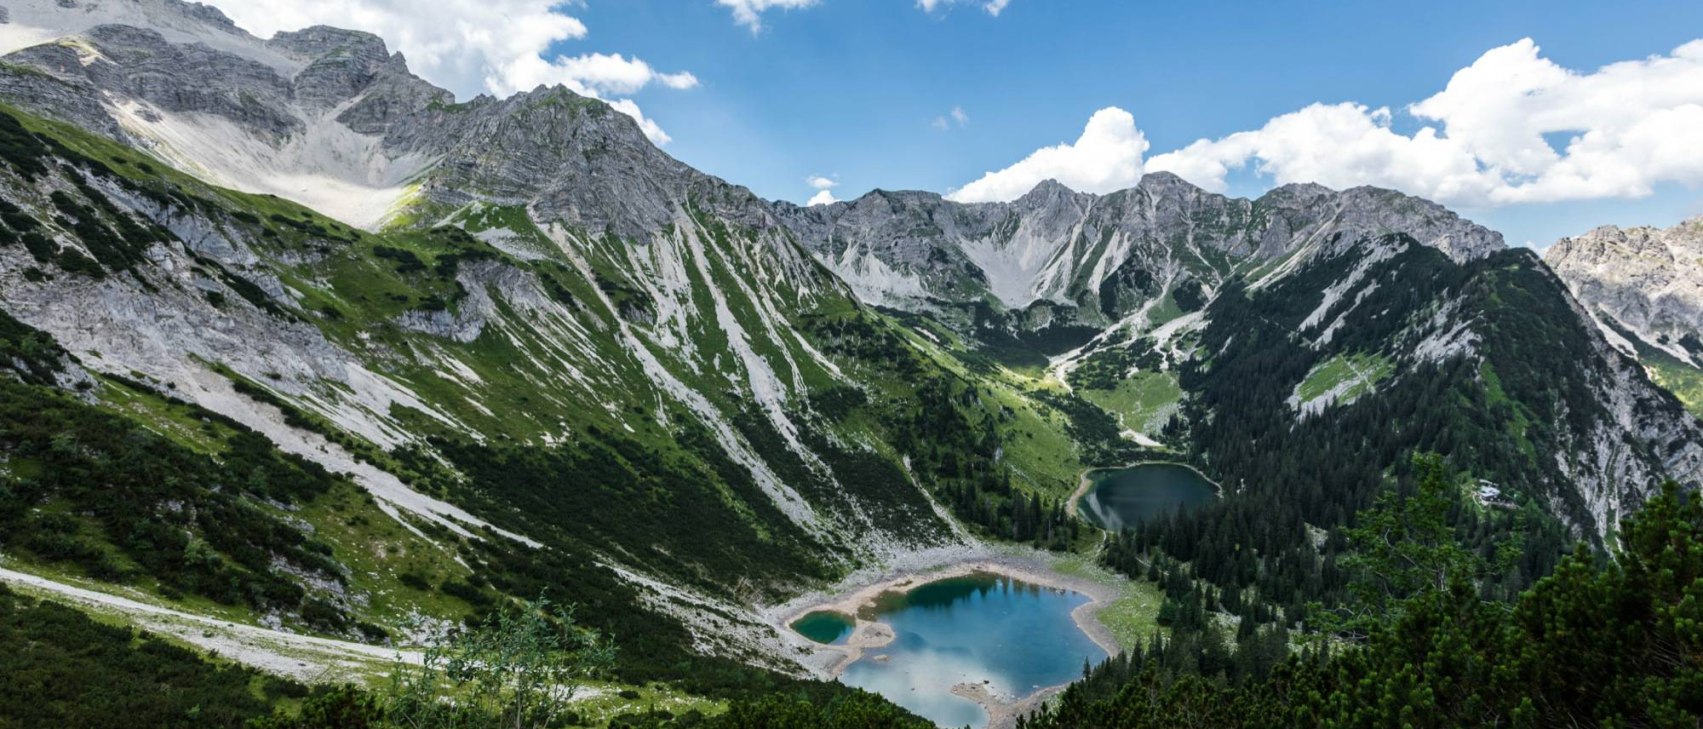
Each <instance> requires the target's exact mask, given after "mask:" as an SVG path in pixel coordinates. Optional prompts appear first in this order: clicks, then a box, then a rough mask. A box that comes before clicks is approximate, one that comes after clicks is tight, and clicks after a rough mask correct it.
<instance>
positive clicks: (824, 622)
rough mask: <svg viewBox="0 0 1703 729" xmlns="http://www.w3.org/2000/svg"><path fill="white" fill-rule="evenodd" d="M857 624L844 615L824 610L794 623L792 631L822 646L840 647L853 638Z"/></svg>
mask: <svg viewBox="0 0 1703 729" xmlns="http://www.w3.org/2000/svg"><path fill="white" fill-rule="evenodd" d="M856 627H857V624H856V623H855V622H853V621H852V619H851V618H848V617H846V616H844V615H841V614H839V613H836V612H830V611H827V610H822V611H818V612H814V613H810V614H809V615H806V616H804V617H802V618H799V619H798V620H795V621H793V623H792V629H793V630H796V631H798V634H799V635H802V636H804V637H806V638H809V639H811V640H813V641H815V642H817V643H821V644H822V645H839V644H841V643H844V642H846V639H847V638H850V637H851V634H852V630H854V629H855V628H856Z"/></svg>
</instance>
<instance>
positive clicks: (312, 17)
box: [214, 0, 698, 144]
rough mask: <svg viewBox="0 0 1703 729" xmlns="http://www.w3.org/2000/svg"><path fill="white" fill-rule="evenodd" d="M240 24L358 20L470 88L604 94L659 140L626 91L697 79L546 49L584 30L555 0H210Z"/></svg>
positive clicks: (342, 24) (258, 29)
mask: <svg viewBox="0 0 1703 729" xmlns="http://www.w3.org/2000/svg"><path fill="white" fill-rule="evenodd" d="M214 2H215V4H217V5H218V7H219V9H220V10H223V11H224V12H225V14H226V15H229V16H230V17H231V19H232V20H235V21H236V22H237V24H238V25H241V26H242V27H243V28H245V29H247V30H248V31H250V32H252V33H254V34H255V35H258V36H260V37H262V38H267V37H271V36H272V34H274V33H276V32H278V31H281V30H297V29H300V28H304V27H307V26H310V25H330V26H335V27H339V28H351V29H355V30H364V31H367V32H370V33H373V34H375V35H378V36H379V37H381V38H383V39H384V41H385V44H386V45H388V46H389V47H390V48H391V50H396V51H401V52H402V53H403V55H405V56H407V58H408V64H409V67H410V68H412V69H413V70H414V72H415V73H418V74H420V76H421V77H422V78H425V79H427V80H429V81H431V82H432V83H435V84H438V85H440V86H443V87H445V88H447V89H449V90H450V91H453V92H455V94H456V96H458V97H461V98H468V97H471V96H473V95H475V94H479V93H490V94H495V95H497V96H508V95H510V94H513V93H516V92H519V91H527V90H531V89H533V88H536V87H538V86H552V85H556V84H560V85H563V86H566V87H567V88H568V89H570V90H572V91H574V92H575V93H578V94H582V95H585V96H591V97H596V98H602V99H606V100H608V101H610V103H611V105H612V106H614V107H615V108H617V109H619V110H620V111H622V112H624V113H626V114H628V115H629V116H632V117H633V118H634V119H636V120H637V121H638V122H639V126H640V127H641V128H643V129H644V130H645V133H646V134H647V135H649V136H650V138H651V139H652V140H654V141H656V142H657V143H659V144H664V143H666V142H667V141H668V135H667V134H664V133H663V132H662V129H661V128H660V127H658V126H657V125H656V123H655V122H653V121H651V120H649V119H647V118H646V117H645V116H644V114H643V113H642V112H641V111H640V110H639V107H638V104H636V103H634V102H633V101H632V100H631V99H626V98H619V97H624V96H627V95H630V94H634V93H637V92H638V91H639V90H640V89H643V88H645V87H647V86H650V85H651V84H658V85H661V86H664V87H667V88H673V89H689V88H693V87H695V86H697V84H698V79H697V77H695V76H693V75H692V74H690V73H687V72H678V73H664V72H660V71H657V70H656V69H655V68H653V67H651V65H650V64H648V63H646V62H645V61H643V60H641V59H638V58H631V57H627V56H623V55H621V54H619V53H614V54H604V53H590V54H583V55H578V56H564V55H550V47H551V46H552V45H554V44H556V43H560V42H563V41H572V40H579V39H582V38H585V37H586V35H587V29H586V26H585V24H584V23H582V22H580V20H579V19H578V18H575V17H573V16H572V15H569V14H567V12H565V8H566V6H567V5H568V4H567V3H564V2H561V0H435V1H434V2H433V3H432V7H431V12H430V13H425V12H421V8H420V5H419V3H418V2H416V1H415V0H292V1H291V2H277V1H276V0H214Z"/></svg>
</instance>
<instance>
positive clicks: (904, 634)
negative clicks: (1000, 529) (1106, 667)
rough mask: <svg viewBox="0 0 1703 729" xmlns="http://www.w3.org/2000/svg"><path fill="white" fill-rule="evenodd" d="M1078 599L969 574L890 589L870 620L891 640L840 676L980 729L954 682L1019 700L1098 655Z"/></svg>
mask: <svg viewBox="0 0 1703 729" xmlns="http://www.w3.org/2000/svg"><path fill="white" fill-rule="evenodd" d="M1088 601H1089V598H1088V597H1087V596H1085V595H1082V594H1079V593H1075V592H1070V591H1068V590H1059V589H1053V588H1046V587H1037V586H1035V585H1030V584H1028V583H1024V582H1019V581H1017V580H1013V579H1010V578H1006V577H1000V576H997V575H991V574H975V575H970V576H967V577H955V578H950V579H945V580H939V581H936V582H931V583H928V584H926V585H922V586H920V587H918V588H916V589H915V590H912V591H910V592H909V593H905V594H902V595H901V594H897V593H889V594H887V595H884V596H882V598H881V599H880V600H878V601H877V605H876V607H875V608H874V609H873V610H870V611H869V614H866V615H862V616H860V617H864V618H868V619H875V620H879V621H881V622H884V623H887V624H888V625H891V626H892V627H893V631H894V633H895V635H896V636H897V637H896V638H895V640H894V641H893V643H892V644H890V645H888V646H886V647H883V648H878V649H873V650H870V651H868V652H866V653H865V654H864V656H863V658H862V659H860V660H858V661H857V662H856V663H853V664H852V665H851V666H850V667H848V668H847V669H846V671H845V673H844V674H842V675H841V677H840V680H841V681H843V682H845V683H846V684H847V685H850V686H856V687H859V688H863V689H867V690H869V691H874V692H876V693H879V694H881V695H883V696H886V697H887V698H888V699H891V700H892V701H893V702H894V703H896V704H899V705H900V706H903V707H905V708H907V709H909V710H911V711H912V712H915V713H916V714H918V715H920V716H922V717H925V718H927V719H929V720H931V721H933V722H935V723H936V724H939V725H941V726H949V727H960V726H965V725H970V726H982V725H984V724H985V723H986V722H987V720H988V716H987V713H986V712H985V711H983V710H982V708H981V707H980V706H978V705H977V704H976V703H975V702H973V701H970V700H969V699H965V698H962V697H959V696H955V695H953V694H952V687H953V686H955V685H957V684H961V683H984V682H985V683H986V686H987V688H988V689H989V690H990V691H992V692H993V693H996V694H1000V695H1003V696H1008V697H1023V696H1028V695H1029V694H1032V693H1034V692H1035V691H1036V690H1039V689H1042V688H1046V687H1049V686H1057V685H1059V684H1062V683H1068V682H1070V681H1072V680H1074V679H1076V678H1078V677H1080V676H1081V672H1082V665H1083V663H1084V661H1092V662H1096V663H1097V662H1099V661H1101V660H1104V659H1105V658H1106V652H1105V650H1103V649H1101V648H1100V647H1099V645H1097V644H1096V643H1094V641H1092V640H1090V639H1089V638H1088V636H1087V634H1085V633H1083V632H1082V630H1081V629H1079V628H1077V627H1076V624H1075V622H1074V621H1073V620H1072V619H1071V617H1070V613H1071V611H1072V610H1074V609H1076V608H1077V607H1078V606H1080V605H1083V604H1086V603H1087V602H1088Z"/></svg>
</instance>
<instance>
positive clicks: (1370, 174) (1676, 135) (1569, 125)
mask: <svg viewBox="0 0 1703 729" xmlns="http://www.w3.org/2000/svg"><path fill="white" fill-rule="evenodd" d="M1399 113H1401V114H1403V115H1406V116H1407V117H1408V118H1410V119H1411V120H1413V121H1415V122H1416V123H1418V124H1420V125H1421V126H1420V128H1419V129H1418V131H1416V132H1413V133H1411V134H1402V133H1398V132H1396V131H1394V130H1392V129H1391V122H1392V118H1393V117H1394V116H1395V114H1393V113H1392V112H1391V111H1390V110H1388V109H1383V108H1379V109H1371V108H1367V107H1365V106H1360V105H1356V104H1335V105H1319V104H1315V105H1313V106H1309V107H1307V108H1305V109H1302V110H1300V111H1297V112H1294V113H1291V114H1285V115H1283V116H1280V117H1277V118H1275V119H1272V120H1271V121H1269V122H1267V123H1266V124H1265V126H1263V127H1261V128H1260V129H1257V130H1253V131H1248V132H1240V133H1236V134H1231V135H1229V136H1227V137H1224V138H1221V139H1216V140H1201V141H1198V142H1195V143H1194V144H1191V145H1188V146H1187V147H1184V148H1182V149H1180V150H1177V151H1175V152H1171V153H1168V154H1162V155H1159V156H1156V157H1154V158H1153V159H1151V160H1149V161H1148V164H1147V168H1148V169H1149V170H1170V171H1173V172H1176V173H1177V174H1179V175H1182V176H1183V177H1184V178H1187V179H1189V180H1191V181H1193V182H1195V183H1196V184H1199V185H1202V186H1205V187H1207V188H1209V189H1216V190H1223V189H1224V188H1225V186H1226V183H1225V177H1226V175H1227V174H1228V173H1230V172H1231V171H1232V170H1236V169H1241V168H1243V167H1245V166H1248V165H1252V167H1253V169H1254V170H1255V171H1256V172H1259V173H1261V174H1264V175H1268V176H1270V177H1271V178H1272V179H1273V180H1274V181H1276V182H1277V183H1286V182H1302V181H1311V182H1319V183H1322V184H1325V185H1329V186H1333V187H1348V186H1353V185H1379V186H1385V187H1393V188H1396V189H1400V190H1403V191H1405V192H1409V193H1412V194H1416V195H1421V196H1424V197H1428V198H1432V199H1435V200H1439V201H1442V202H1445V203H1450V204H1456V205H1465V206H1497V205H1510V204H1520V203H1542V202H1559V201H1567V200H1586V199H1595V198H1616V197H1639V196H1643V195H1649V194H1651V193H1652V192H1653V191H1654V189H1655V186H1656V185H1659V184H1662V183H1683V184H1693V185H1695V184H1703V133H1700V132H1699V130H1703V40H1699V41H1692V42H1690V43H1687V44H1685V45H1683V46H1680V47H1679V48H1678V49H1676V50H1674V51H1673V52H1672V53H1671V54H1669V55H1665V56H1655V57H1651V58H1647V59H1642V60H1637V61H1626V62H1622V63H1615V64H1611V65H1609V66H1605V67H1603V68H1600V69H1597V70H1596V71H1594V72H1590V73H1579V72H1576V71H1572V70H1569V69H1566V68H1562V67H1561V66H1559V65H1557V64H1555V63H1554V62H1552V61H1550V60H1548V59H1546V58H1543V57H1542V55H1541V54H1540V49H1539V48H1538V46H1537V44H1536V43H1534V42H1532V41H1531V39H1525V40H1521V41H1519V42H1516V43H1512V44H1509V45H1506V46H1502V47H1500V48H1495V49H1492V50H1490V51H1489V52H1487V53H1485V54H1484V55H1483V56H1480V57H1479V59H1478V60H1477V61H1475V62H1474V63H1473V64H1472V65H1471V66H1469V67H1467V68H1464V69H1461V70H1460V71H1458V72H1456V73H1455V74H1454V77H1453V78H1451V79H1450V80H1449V83H1448V85H1447V86H1446V87H1445V88H1444V89H1443V90H1442V91H1441V92H1438V93H1437V94H1435V95H1433V96H1431V97H1430V98H1427V99H1425V100H1423V101H1420V102H1418V103H1416V104H1413V105H1412V106H1409V107H1408V108H1407V109H1405V110H1403V111H1401V112H1399Z"/></svg>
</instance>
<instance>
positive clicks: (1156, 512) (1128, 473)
mask: <svg viewBox="0 0 1703 729" xmlns="http://www.w3.org/2000/svg"><path fill="white" fill-rule="evenodd" d="M1089 479H1090V480H1091V482H1092V483H1093V485H1092V486H1090V487H1089V489H1088V492H1087V493H1085V494H1083V495H1082V500H1081V501H1080V502H1079V503H1078V505H1077V510H1078V511H1080V512H1081V513H1082V518H1084V519H1087V520H1088V523H1090V524H1093V525H1095V526H1097V527H1100V528H1101V529H1110V530H1112V531H1122V530H1123V529H1124V528H1126V527H1133V526H1135V525H1136V524H1138V523H1140V522H1142V521H1144V520H1147V519H1151V518H1153V517H1156V516H1163V515H1166V514H1174V513H1176V512H1177V510H1178V509H1179V508H1180V509H1183V510H1185V511H1187V510H1190V509H1194V508H1196V507H1198V506H1200V505H1202V504H1206V503H1209V502H1211V501H1212V500H1214V499H1217V498H1218V489H1217V488H1215V487H1214V486H1213V485H1212V482H1210V481H1208V480H1206V478H1205V477H1203V476H1201V475H1200V473H1199V472H1197V471H1195V470H1194V469H1192V468H1189V467H1188V466H1180V465H1177V464H1174V463H1143V464H1141V465H1138V466H1131V467H1129V468H1113V469H1106V470H1102V471H1095V472H1094V473H1092V474H1090V475H1089Z"/></svg>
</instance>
